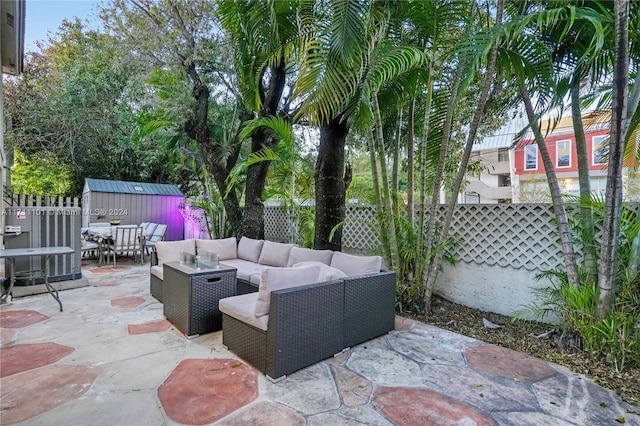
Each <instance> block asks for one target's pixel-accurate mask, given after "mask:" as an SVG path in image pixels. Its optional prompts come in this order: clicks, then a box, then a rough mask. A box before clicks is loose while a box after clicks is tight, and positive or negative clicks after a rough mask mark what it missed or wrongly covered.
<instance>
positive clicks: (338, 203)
mask: <svg viewBox="0 0 640 426" xmlns="http://www.w3.org/2000/svg"><path fill="white" fill-rule="evenodd" d="M348 132H349V128H348V127H347V124H346V123H345V122H343V121H341V119H340V117H337V118H334V119H332V120H331V121H329V122H328V123H324V124H322V125H321V126H320V145H319V148H318V159H317V160H316V170H315V187H316V217H315V223H316V229H315V240H314V245H313V246H314V248H315V249H318V250H322V249H329V250H334V251H340V250H341V249H342V223H343V222H344V214H345V206H344V202H345V185H344V184H345V181H344V176H343V174H344V172H345V170H344V147H345V141H346V138H347V133H348ZM338 225H340V226H339V227H338V228H336V226H338ZM334 228H336V229H335V232H334V233H333V238H331V233H332V230H334Z"/></svg>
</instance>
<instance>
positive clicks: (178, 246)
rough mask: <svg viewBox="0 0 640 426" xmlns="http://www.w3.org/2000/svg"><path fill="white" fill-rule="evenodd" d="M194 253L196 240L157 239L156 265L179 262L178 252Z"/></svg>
mask: <svg viewBox="0 0 640 426" xmlns="http://www.w3.org/2000/svg"><path fill="white" fill-rule="evenodd" d="M181 251H184V252H187V253H190V254H196V240H180V241H158V242H157V243H156V253H158V265H163V264H165V263H169V262H180V252H181Z"/></svg>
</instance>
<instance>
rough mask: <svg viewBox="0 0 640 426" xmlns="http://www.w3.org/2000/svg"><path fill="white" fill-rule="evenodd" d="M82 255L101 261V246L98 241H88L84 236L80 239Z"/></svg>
mask: <svg viewBox="0 0 640 426" xmlns="http://www.w3.org/2000/svg"><path fill="white" fill-rule="evenodd" d="M80 253H82V257H85V256H94V257H95V258H96V259H98V261H99V260H100V244H99V243H97V242H96V241H91V240H87V239H86V238H85V237H84V235H82V236H81V237H80Z"/></svg>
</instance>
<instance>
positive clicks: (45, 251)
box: [0, 246, 75, 312]
mask: <svg viewBox="0 0 640 426" xmlns="http://www.w3.org/2000/svg"><path fill="white" fill-rule="evenodd" d="M74 252H75V250H74V249H72V248H71V247H66V246H59V247H35V248H15V249H4V250H0V259H4V258H6V259H9V262H10V267H9V270H10V271H11V277H10V281H9V287H8V288H3V290H4V291H3V292H2V295H1V296H0V303H6V302H7V300H8V298H9V296H10V295H11V291H12V290H13V286H14V285H15V283H16V277H17V275H20V274H23V273H28V274H32V273H34V272H39V273H40V274H41V277H42V278H43V279H44V286H45V288H46V289H47V291H48V292H49V294H50V295H51V297H53V298H54V299H55V300H56V302H58V305H60V312H62V302H61V301H60V297H58V290H57V289H55V288H54V287H53V286H52V285H51V284H50V283H49V259H50V258H51V256H60V255H65V254H71V253H74ZM18 257H44V267H43V269H42V270H41V271H22V272H17V271H16V264H15V261H16V258H18Z"/></svg>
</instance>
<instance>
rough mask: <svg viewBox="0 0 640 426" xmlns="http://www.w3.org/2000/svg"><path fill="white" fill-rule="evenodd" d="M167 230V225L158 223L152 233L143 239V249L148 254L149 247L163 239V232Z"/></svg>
mask: <svg viewBox="0 0 640 426" xmlns="http://www.w3.org/2000/svg"><path fill="white" fill-rule="evenodd" d="M166 232H167V225H164V224H159V225H158V226H156V228H155V229H154V230H153V234H151V236H150V237H149V238H146V239H145V243H144V250H145V252H146V253H147V256H149V249H153V248H154V247H155V245H156V243H157V242H158V241H162V240H164V234H165V233H166Z"/></svg>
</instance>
